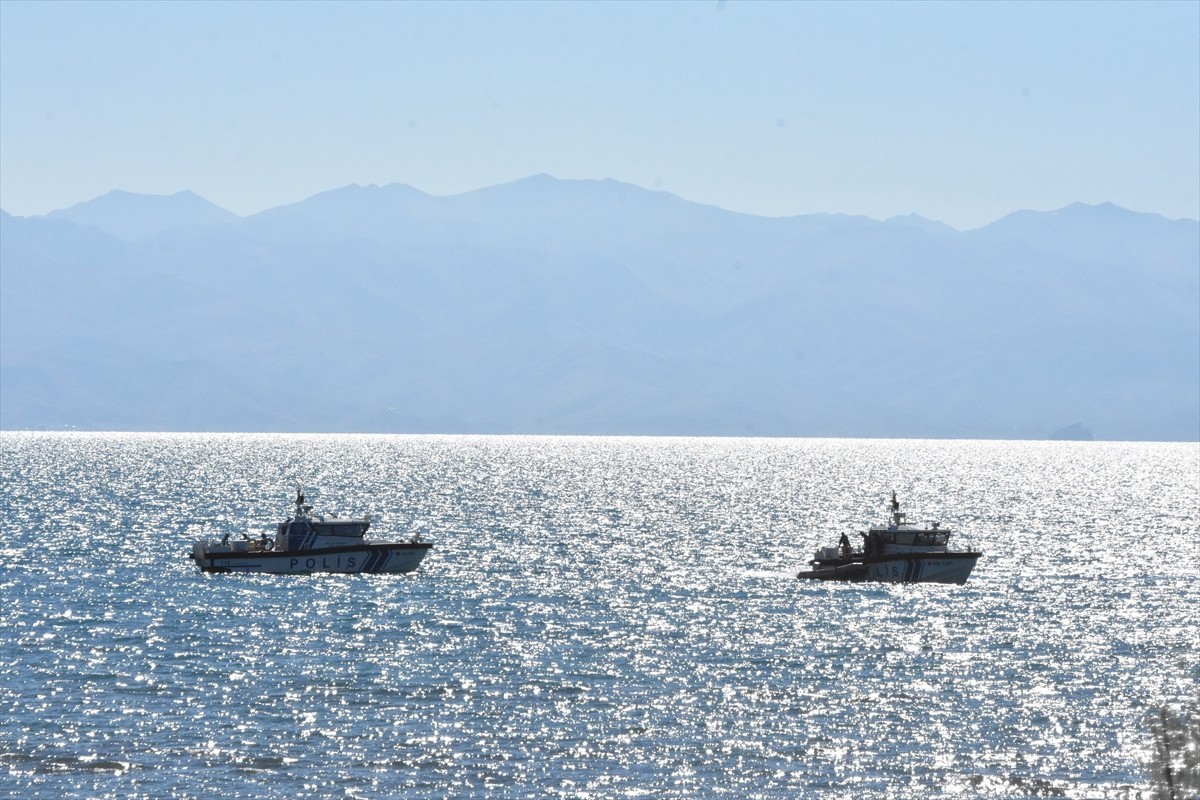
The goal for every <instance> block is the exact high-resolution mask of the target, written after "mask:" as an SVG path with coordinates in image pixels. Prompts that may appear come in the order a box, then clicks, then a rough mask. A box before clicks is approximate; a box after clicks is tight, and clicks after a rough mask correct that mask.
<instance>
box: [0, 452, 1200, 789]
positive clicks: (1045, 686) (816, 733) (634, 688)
mask: <svg viewBox="0 0 1200 800" xmlns="http://www.w3.org/2000/svg"><path fill="white" fill-rule="evenodd" d="M297 484H300V485H302V486H303V487H304V490H305V493H306V495H307V497H308V499H309V501H310V502H312V503H313V505H314V506H315V507H317V509H319V510H324V511H328V512H335V511H336V512H340V513H341V514H343V515H362V514H369V515H370V516H371V519H372V521H373V522H372V528H371V531H370V532H369V533H368V536H374V537H377V538H389V537H403V538H408V537H410V536H412V535H413V534H418V533H419V535H420V536H421V537H422V538H424V539H427V540H429V541H432V542H433V543H434V546H433V549H432V550H431V551H430V553H429V555H428V556H427V557H426V559H425V561H424V562H423V563H422V565H421V567H420V568H419V569H418V570H417V571H416V572H413V573H409V574H406V575H353V576H344V575H320V574H318V575H310V576H272V575H228V574H226V575H209V574H203V573H201V572H200V571H199V570H198V569H197V568H196V566H195V565H194V564H193V563H192V561H191V560H190V559H189V558H188V553H189V551H190V549H191V546H192V543H193V541H195V540H196V539H200V538H213V539H216V538H220V537H221V536H222V535H224V534H225V533H230V534H232V535H234V536H239V537H240V535H241V534H242V533H243V532H249V533H250V534H251V535H257V534H258V532H260V531H261V530H263V529H266V528H269V527H270V526H271V525H272V524H273V523H274V522H276V521H279V520H282V519H284V518H285V517H286V516H287V515H288V514H289V513H290V512H291V510H292V509H291V501H292V499H293V498H294V493H295V487H296V485H297ZM893 491H895V492H896V493H897V496H898V498H899V499H900V502H901V503H902V505H903V510H904V511H906V512H908V513H909V515H910V519H913V520H921V521H931V522H932V521H938V522H939V523H940V525H941V526H942V527H948V528H950V529H951V530H953V531H954V532H955V533H954V536H953V538H952V539H951V544H952V545H956V546H960V547H966V546H974V547H978V548H981V549H982V550H983V551H984V556H983V557H982V558H981V559H980V561H979V563H978V565H977V567H976V568H975V572H974V573H973V574H972V575H971V578H970V580H969V581H968V582H967V583H966V584H964V585H932V584H908V585H904V584H896V585H893V584H873V583H858V584H836V583H823V582H813V581H800V580H797V579H796V573H797V572H798V571H800V570H802V569H804V568H806V565H807V561H808V560H809V559H810V558H811V557H812V553H813V551H814V550H815V549H816V548H817V547H821V546H825V545H833V544H835V543H836V542H837V541H838V538H839V536H840V535H841V534H842V533H846V534H847V535H848V536H849V537H850V538H851V539H852V540H853V541H856V542H857V541H859V539H858V537H857V532H859V531H862V530H864V529H865V528H866V527H868V526H869V525H870V524H873V523H880V522H883V521H884V520H885V519H886V514H887V505H888V503H889V501H890V499H891V493H892V492H893ZM1198 687H1200V444H1197V443H1194V442H1193V443H1125V442H1018V441H943V440H937V441H934V440H919V441H900V440H845V439H754V438H747V439H732V438H643V437H633V438H620V437H599V438H591V437H523V436H399V435H397V436H392V435H278V434H262V435H258V434H207V433H205V434H175V433H171V434H156V433H77V432H50V433H45V432H39V433H19V432H5V433H2V434H0V796H3V797H13V798H56V799H59V798H122V799H125V798H484V797H487V798H543V797H545V798H721V797H729V798H807V797H813V798H945V797H955V798H976V797H1003V798H1019V797H1070V798H1140V797H1147V798H1148V797H1151V796H1152V794H1151V791H1152V784H1151V780H1152V779H1151V778H1150V777H1149V776H1150V775H1151V774H1152V772H1151V766H1149V765H1152V761H1153V737H1152V730H1151V725H1152V722H1153V720H1154V719H1155V715H1156V714H1158V713H1159V711H1160V709H1163V708H1176V707H1178V706H1179V704H1181V703H1182V704H1186V703H1194V702H1195V701H1196V700H1197V699H1198V698H1200V689H1198Z"/></svg>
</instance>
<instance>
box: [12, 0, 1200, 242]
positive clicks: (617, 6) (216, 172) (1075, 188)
mask: <svg viewBox="0 0 1200 800" xmlns="http://www.w3.org/2000/svg"><path fill="white" fill-rule="evenodd" d="M543 172H545V173H550V174H552V175H555V176H557V177H560V178H615V179H617V180H621V181H627V182H629V183H634V184H637V185H639V186H644V187H646V188H661V189H665V190H667V191H670V192H673V193H675V194H677V195H680V196H681V197H684V198H687V199H689V200H695V201H698V202H703V203H710V204H713V205H717V206H721V207H723V208H727V209H732V210H735V211H745V212H749V213H755V214H766V215H772V216H780V215H791V214H806V213H813V212H843V213H850V214H865V215H867V216H871V217H874V218H877V219H884V218H887V217H890V216H893V215H897V214H908V213H917V214H920V215H922V216H925V217H928V218H931V219H937V220H942V221H944V222H947V223H949V224H951V225H954V226H955V227H957V228H960V229H966V228H972V227H977V226H979V225H983V224H986V223H988V222H991V221H993V220H995V219H997V218H999V217H1001V216H1003V215H1004V214H1007V213H1009V212H1011V211H1015V210H1018V209H1026V208H1030V209H1039V210H1049V209H1054V208H1059V207H1061V206H1064V205H1067V204H1069V203H1072V202H1075V201H1083V202H1087V203H1100V202H1104V201H1111V202H1114V203H1116V204H1118V205H1121V206H1124V207H1126V208H1131V209H1134V210H1138V211H1151V212H1156V213H1159V214H1163V215H1165V216H1168V217H1172V218H1174V217H1189V218H1197V217H1200V2H1195V1H1192V0H1181V1H1180V2H1167V3H1155V2H1137V3H1120V2H1105V3H1089V2H1058V3H1034V2H1021V3H1011V4H1010V3H1001V2H996V3H983V4H975V3H933V2H927V3H902V2H893V3H805V4H792V3H783V2H769V3H766V2H739V0H729V1H728V2H724V3H718V2H710V1H708V0H705V1H704V2H682V1H681V2H670V3H647V2H639V3H622V2H603V3H582V2H581V3H549V2H538V3H534V2H526V3H510V2H486V3H466V2H463V3H452V2H446V3H415V2H406V3H358V4H356V3H319V2H306V3H286V2H258V3H237V2H202V3H168V2H154V3H151V2H135V3H104V2H86V3H68V2H36V3H29V2H18V1H17V0H0V207H3V208H4V209H5V210H6V211H9V212H10V213H13V214H18V215H30V214H43V213H46V212H49V211H51V210H53V209H56V208H64V207H67V206H70V205H72V204H74V203H77V202H80V201H83V200H89V199H91V198H93V197H96V196H98V195H100V194H103V193H105V192H107V191H109V190H111V189H125V190H129V191H135V192H146V193H154V194H169V193H174V192H177V191H181V190H183V189H191V190H193V191H195V192H196V193H198V194H200V195H202V196H203V197H206V198H207V199H209V200H211V201H213V202H214V203H217V204H218V205H221V206H223V207H225V208H228V209H229V210H231V211H234V212H236V213H238V214H250V213H254V212H256V211H261V210H263V209H266V208H270V207H273V206H277V205H282V204H286V203H291V202H295V201H298V200H301V199H304V198H305V197H308V196H310V195H312V194H315V193H317V192H320V191H324V190H327V189H332V188H336V187H339V186H344V185H346V184H349V183H362V184H368V183H377V184H387V183H393V182H400V183H406V184H410V185H412V186H415V187H416V188H418V189H421V190H423V191H426V192H429V193H432V194H439V195H440V194H456V193H459V192H464V191H469V190H471V189H476V188H479V187H482V186H489V185H494V184H498V183H504V182H507V181H511V180H516V179H518V178H522V177H526V176H529V175H533V174H537V173H543Z"/></svg>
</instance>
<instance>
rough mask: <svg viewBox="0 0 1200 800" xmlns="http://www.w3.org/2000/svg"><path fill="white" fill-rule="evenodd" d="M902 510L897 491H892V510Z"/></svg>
mask: <svg viewBox="0 0 1200 800" xmlns="http://www.w3.org/2000/svg"><path fill="white" fill-rule="evenodd" d="M899 510H900V501H899V500H897V499H896V493H895V492H894V491H893V492H892V511H899Z"/></svg>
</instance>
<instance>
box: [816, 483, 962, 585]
mask: <svg viewBox="0 0 1200 800" xmlns="http://www.w3.org/2000/svg"><path fill="white" fill-rule="evenodd" d="M861 536H862V537H863V546H862V548H861V549H855V548H853V547H851V545H850V540H849V539H848V538H847V537H846V534H844V533H843V534H842V538H841V541H840V542H839V543H838V544H837V545H836V546H834V547H822V548H821V549H820V550H818V551H817V552H816V553H815V554H814V557H813V559H812V560H811V561H809V562H808V565H809V566H810V567H812V569H810V570H806V571H804V572H801V573H799V574H798V575H797V576H796V577H797V578H813V579H816V580H826V581H829V580H833V581H884V582H887V583H966V582H967V578H968V577H970V575H971V570H973V569H974V568H975V562H976V561H978V560H979V557H980V556H981V555H983V553H982V552H980V551H978V550H951V549H950V548H949V542H950V530H949V529H948V528H943V527H941V525H940V524H939V523H937V522H935V523H933V526H932V527H928V526H925V525H914V524H912V523H910V522H908V521H907V520H906V519H905V514H904V513H903V512H902V511H900V501H899V500H897V499H896V493H895V492H892V510H891V518H890V520H889V521H888V523H887V524H886V525H883V526H880V527H874V528H870V529H868V530H867V531H866V532H865V533H863V534H861Z"/></svg>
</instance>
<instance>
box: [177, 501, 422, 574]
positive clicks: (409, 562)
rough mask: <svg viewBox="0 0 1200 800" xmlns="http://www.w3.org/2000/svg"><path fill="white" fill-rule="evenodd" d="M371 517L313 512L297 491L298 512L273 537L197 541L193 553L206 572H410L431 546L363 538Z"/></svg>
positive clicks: (416, 541) (418, 539)
mask: <svg viewBox="0 0 1200 800" xmlns="http://www.w3.org/2000/svg"><path fill="white" fill-rule="evenodd" d="M370 526H371V521H370V519H366V518H364V519H347V518H342V517H335V516H330V515H320V514H313V513H312V506H310V505H307V504H305V502H304V492H303V491H302V490H301V489H300V487H299V486H297V487H296V513H295V515H294V516H292V517H289V518H288V519H286V520H284V521H283V522H280V523H279V524H278V525H276V526H275V536H274V538H272V537H269V536H267V534H266V533H264V534H262V536H260V537H259V538H257V539H252V538H249V537H248V536H245V535H243V538H242V539H240V540H234V541H232V542H231V541H229V535H228V534H226V535H225V537H224V538H223V539H221V541H219V542H214V541H205V540H203V539H201V540H198V541H197V542H196V543H195V544H193V545H192V552H191V554H190V556H191V558H192V560H193V561H195V562H196V566H198V567H200V569H201V570H202V571H204V572H270V573H275V574H281V575H295V574H299V575H304V574H308V573H312V572H344V573H353V572H412V571H413V570H414V569H416V568H417V565H418V564H420V563H421V559H423V558H424V557H425V554H426V553H428V552H429V549H430V548H431V547H433V545H432V543H430V542H422V541H421V537H420V536H413V537H412V539H411V540H409V541H407V542H368V541H365V540H364V539H363V535H364V534H365V533H366V532H367V528H369V527H370Z"/></svg>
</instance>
